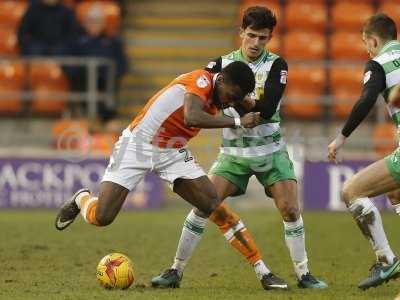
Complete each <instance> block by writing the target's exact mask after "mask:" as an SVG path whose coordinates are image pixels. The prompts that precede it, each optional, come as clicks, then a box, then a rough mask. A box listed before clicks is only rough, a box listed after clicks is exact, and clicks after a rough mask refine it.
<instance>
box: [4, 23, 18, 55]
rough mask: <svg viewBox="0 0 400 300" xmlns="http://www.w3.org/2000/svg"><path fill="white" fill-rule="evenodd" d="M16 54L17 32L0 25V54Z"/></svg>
mask: <svg viewBox="0 0 400 300" xmlns="http://www.w3.org/2000/svg"><path fill="white" fill-rule="evenodd" d="M17 54H18V41H17V34H16V33H15V30H14V29H11V28H7V27H3V28H1V27H0V56H11V55H17Z"/></svg>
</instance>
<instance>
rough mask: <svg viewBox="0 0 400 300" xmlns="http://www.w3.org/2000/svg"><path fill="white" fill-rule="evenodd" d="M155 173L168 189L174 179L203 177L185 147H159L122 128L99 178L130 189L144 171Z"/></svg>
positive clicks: (201, 170) (200, 169)
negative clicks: (101, 177)
mask: <svg viewBox="0 0 400 300" xmlns="http://www.w3.org/2000/svg"><path fill="white" fill-rule="evenodd" d="M150 171H151V172H154V173H156V174H158V175H159V176H160V177H161V179H163V180H165V181H167V182H168V183H169V184H170V186H171V188H172V187H173V183H174V181H175V180H176V179H178V178H184V179H195V178H199V177H201V176H205V175H206V174H205V172H204V171H203V169H202V168H201V167H200V166H199V165H198V164H197V163H196V161H195V159H194V158H193V156H192V155H191V152H190V151H189V150H188V149H187V148H180V149H177V148H159V147H156V146H153V145H151V144H150V143H149V142H148V141H145V139H144V138H143V137H142V138H141V137H139V136H138V135H135V134H133V133H132V131H131V130H129V128H127V129H125V130H124V131H123V132H122V134H121V136H120V137H119V140H118V141H117V142H116V143H115V145H114V150H113V153H112V154H111V156H110V162H109V164H108V166H107V169H106V171H105V174H104V176H103V179H102V181H111V182H114V183H117V184H119V185H122V186H123V187H125V188H127V189H128V190H130V191H131V190H133V189H134V188H135V187H136V185H137V184H138V183H139V182H140V181H141V180H142V179H143V178H144V176H145V175H146V174H147V173H148V172H150Z"/></svg>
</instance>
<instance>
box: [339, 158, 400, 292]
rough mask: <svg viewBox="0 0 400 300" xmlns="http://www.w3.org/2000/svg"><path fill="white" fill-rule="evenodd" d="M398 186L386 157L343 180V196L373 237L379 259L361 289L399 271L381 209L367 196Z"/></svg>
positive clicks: (359, 223)
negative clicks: (384, 227)
mask: <svg viewBox="0 0 400 300" xmlns="http://www.w3.org/2000/svg"><path fill="white" fill-rule="evenodd" d="M397 187H398V184H397V182H396V181H395V179H394V178H393V177H392V176H391V175H390V173H389V170H388V167H387V165H386V163H385V160H380V161H377V162H375V163H373V164H372V165H370V166H368V167H367V168H365V169H363V170H361V171H360V172H358V173H357V174H355V175H354V176H353V177H352V178H350V179H349V180H348V181H346V182H345V184H344V187H343V191H342V199H343V201H344V202H345V203H346V205H347V207H348V209H349V211H350V213H351V214H352V216H353V218H354V219H355V221H356V223H357V225H358V227H359V228H360V230H361V232H362V233H363V235H364V236H365V237H366V238H367V239H368V240H369V241H370V243H371V245H372V248H373V250H374V252H375V254H376V260H377V262H376V263H375V264H374V265H373V266H372V267H371V269H370V274H369V275H368V277H367V278H366V279H364V280H363V281H361V282H360V284H359V285H358V287H359V288H360V289H363V290H365V289H368V288H370V287H376V286H378V285H381V284H382V283H384V282H387V281H389V280H391V279H394V278H397V277H398V276H399V275H400V261H398V260H397V259H396V257H395V255H394V253H393V251H392V249H391V247H390V245H389V242H388V240H387V238H386V234H385V230H384V229H383V224H382V218H381V215H380V213H379V210H378V209H377V208H376V206H375V205H374V204H373V203H372V201H371V200H370V199H369V198H368V197H374V196H377V195H380V194H383V193H386V192H389V191H392V190H394V189H395V188H397Z"/></svg>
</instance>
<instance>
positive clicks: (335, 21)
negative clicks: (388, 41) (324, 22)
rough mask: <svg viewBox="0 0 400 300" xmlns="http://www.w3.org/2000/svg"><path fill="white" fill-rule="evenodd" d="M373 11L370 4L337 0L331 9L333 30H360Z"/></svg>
mask: <svg viewBox="0 0 400 300" xmlns="http://www.w3.org/2000/svg"><path fill="white" fill-rule="evenodd" d="M373 13H374V8H373V6H372V4H368V3H363V2H352V1H346V2H339V3H335V4H334V5H333V6H332V9H331V15H332V25H333V27H334V28H335V30H338V29H340V30H348V31H351V30H355V31H357V32H360V30H361V27H362V25H363V24H364V22H365V21H366V20H367V19H368V18H369V17H370V16H371V15H372V14H373Z"/></svg>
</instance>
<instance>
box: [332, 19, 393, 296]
mask: <svg viewBox="0 0 400 300" xmlns="http://www.w3.org/2000/svg"><path fill="white" fill-rule="evenodd" d="M362 38H363V41H364V43H365V46H366V48H367V51H368V53H369V55H370V57H371V60H369V61H368V62H367V64H366V66H365V71H364V87H363V90H362V93H361V97H360V99H359V100H358V102H357V103H356V104H355V105H354V107H353V109H352V111H351V113H350V116H349V117H348V119H347V121H346V123H345V125H344V127H343V129H342V132H341V133H340V134H339V135H338V136H337V137H336V139H335V140H334V141H333V142H332V143H331V144H330V145H329V147H328V152H329V153H328V157H329V159H330V160H331V161H335V162H337V159H336V157H337V153H338V151H339V149H340V148H341V147H342V146H343V145H344V143H345V141H346V139H347V138H348V137H349V136H350V134H351V133H352V132H353V131H354V130H355V129H356V128H357V126H358V125H359V124H360V123H361V122H362V121H363V120H364V118H365V117H366V116H367V115H368V113H369V112H370V110H371V109H372V107H373V106H374V104H375V102H376V101H377V99H378V96H379V95H380V94H382V95H383V97H384V99H385V101H386V103H387V109H388V111H389V113H390V115H391V117H392V119H393V122H394V123H395V125H396V126H397V127H398V128H399V126H400V106H399V103H398V102H397V100H398V99H397V97H396V95H395V94H393V93H394V92H395V88H396V85H398V84H400V42H399V41H397V40H396V38H397V29H396V24H395V23H394V22H393V20H392V19H391V18H390V17H388V16H386V15H384V14H376V15H373V16H372V17H370V18H369V19H368V20H367V21H366V23H365V25H364V27H363V30H362ZM391 91H392V93H391ZM389 95H390V96H389ZM399 187H400V148H397V149H396V150H395V151H394V152H393V153H392V154H390V155H389V156H387V157H385V158H384V159H381V160H379V161H377V162H375V163H373V164H371V165H370V166H368V167H366V168H365V169H363V170H361V171H359V172H358V173H357V174H355V175H354V176H353V177H352V178H350V179H349V180H348V181H346V182H345V184H344V186H343V190H342V199H343V201H344V202H345V203H346V206H347V207H348V209H349V211H350V213H351V214H352V215H353V217H354V219H355V220H356V222H357V224H358V226H359V227H360V229H361V232H362V233H363V234H364V236H365V237H366V238H367V239H368V240H369V241H370V243H371V245H372V248H373V250H374V252H375V254H376V263H375V264H374V265H373V266H372V268H371V272H370V274H369V276H368V277H367V278H366V279H365V280H363V281H362V282H360V284H359V285H358V287H359V288H361V289H368V288H370V287H374V286H378V285H380V284H382V283H383V282H385V281H388V280H390V279H393V278H396V277H398V276H399V275H400V261H399V260H398V259H397V258H396V257H395V255H394V254H393V251H392V249H391V248H390V246H389V242H388V240H387V238H386V234H385V231H384V229H383V225H382V219H381V216H380V214H379V211H378V209H377V208H376V207H375V205H374V204H373V203H372V201H371V199H370V197H375V196H377V195H380V194H384V193H388V192H392V191H394V190H396V189H398V188H399ZM398 206H399V205H397V207H396V206H395V208H396V211H397V210H398Z"/></svg>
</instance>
